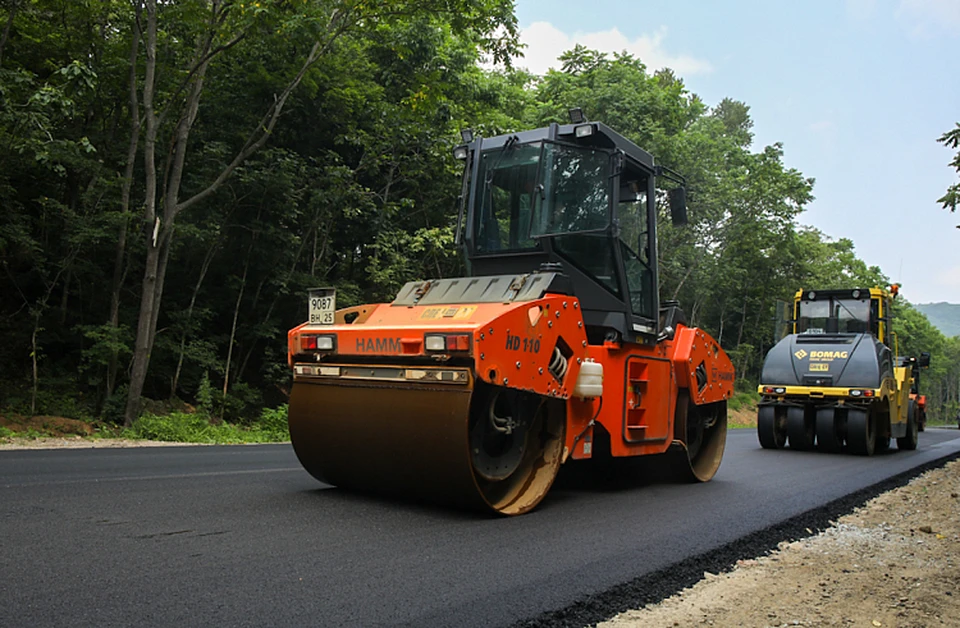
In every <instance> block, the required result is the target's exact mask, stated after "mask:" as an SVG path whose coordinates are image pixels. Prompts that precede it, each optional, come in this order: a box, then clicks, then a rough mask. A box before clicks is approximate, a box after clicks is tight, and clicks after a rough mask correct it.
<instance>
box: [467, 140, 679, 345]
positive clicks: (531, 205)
mask: <svg viewBox="0 0 960 628" xmlns="http://www.w3.org/2000/svg"><path fill="white" fill-rule="evenodd" d="M464 149H465V150H464ZM458 150H460V151H461V152H460V156H461V157H462V158H464V159H465V160H466V169H465V173H464V183H463V190H464V193H463V197H462V204H461V210H460V212H461V216H463V215H464V212H465V213H466V221H465V225H463V233H464V236H465V237H464V245H465V248H466V255H467V260H468V264H469V271H470V274H471V275H474V276H482V275H496V274H507V273H517V274H520V273H529V272H533V271H536V270H537V269H538V268H539V267H540V266H541V265H542V264H545V263H553V264H560V265H561V266H562V268H563V271H564V274H565V275H567V277H569V278H570V281H571V283H572V293H573V294H574V295H576V297H577V298H578V299H579V300H580V305H581V309H582V310H583V317H584V321H585V324H586V326H587V337H588V339H589V342H590V343H591V344H601V343H603V342H604V341H608V340H612V341H615V342H619V341H621V340H623V341H628V342H639V343H654V342H656V339H657V335H658V333H659V325H658V319H659V316H658V314H659V309H660V303H659V296H658V285H657V237H656V216H657V208H656V187H655V178H656V177H655V175H656V174H657V173H658V172H661V171H662V170H661V169H660V168H658V167H657V166H656V165H655V164H654V160H653V156H652V155H651V154H650V153H648V152H646V151H644V150H642V149H641V148H639V147H638V146H636V145H635V144H633V143H632V142H630V141H629V140H628V139H626V138H625V137H623V136H622V135H620V134H618V133H616V132H615V131H613V130H612V129H610V128H609V127H607V126H606V125H604V124H602V123H599V122H583V123H581V124H570V125H562V126H561V125H557V124H552V125H550V126H549V127H547V128H543V129H536V130H533V131H527V132H522V133H517V134H514V135H502V136H497V137H493V138H489V139H486V138H477V139H475V140H472V141H471V142H469V143H468V144H466V145H464V146H461V147H458ZM667 176H668V177H669V176H670V174H669V173H668V174H667ZM671 178H675V179H678V180H681V181H682V179H680V178H679V177H671ZM678 189H682V188H678ZM677 198H678V196H677V195H676V194H673V195H671V201H676V199H677ZM672 207H673V208H675V210H676V212H677V213H676V214H675V216H677V217H678V222H679V221H680V220H679V218H681V217H682V218H685V207H683V202H682V195H680V202H673V203H672ZM459 232H460V229H458V237H459Z"/></svg>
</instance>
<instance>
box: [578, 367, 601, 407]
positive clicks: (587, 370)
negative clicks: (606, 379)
mask: <svg viewBox="0 0 960 628" xmlns="http://www.w3.org/2000/svg"><path fill="white" fill-rule="evenodd" d="M602 394H603V365H602V364H600V363H598V362H594V361H593V360H592V359H590V358H587V359H586V360H584V362H583V364H581V365H580V374H579V375H578V376H577V385H576V386H574V387H573V396H574V397H579V398H581V399H593V398H594V397H599V396H601V395H602Z"/></svg>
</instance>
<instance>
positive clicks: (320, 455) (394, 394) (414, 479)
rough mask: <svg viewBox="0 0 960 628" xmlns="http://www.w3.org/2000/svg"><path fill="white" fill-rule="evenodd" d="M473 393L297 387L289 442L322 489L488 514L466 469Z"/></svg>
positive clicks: (362, 385)
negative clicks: (378, 494) (334, 488)
mask: <svg viewBox="0 0 960 628" xmlns="http://www.w3.org/2000/svg"><path fill="white" fill-rule="evenodd" d="M471 393H472V388H471V387H468V386H429V385H410V384H403V383H398V384H380V383H371V382H343V381H340V382H337V383H327V382H322V381H317V382H296V383H294V385H293V390H292V391H291V394H290V406H289V424H290V440H291V442H292V444H293V448H294V451H295V452H296V454H297V458H299V459H300V463H301V464H302V465H303V467H304V468H305V469H306V470H307V471H308V472H309V473H310V474H311V475H313V476H314V477H315V478H317V479H318V480H320V481H321V482H325V483H327V484H332V485H334V486H339V487H344V488H349V489H354V490H361V491H372V492H381V493H388V494H395V495H400V496H403V497H412V498H416V499H422V500H427V501H433V502H439V503H443V504H449V505H454V506H460V507H465V508H474V509H484V510H488V509H489V508H490V506H489V505H488V504H487V503H486V501H485V500H484V499H483V497H482V495H481V494H480V491H479V489H478V487H477V485H476V482H475V481H474V478H473V474H472V470H471V464H470V455H469V449H468V443H469V440H468V432H467V422H468V416H469V409H470V398H471Z"/></svg>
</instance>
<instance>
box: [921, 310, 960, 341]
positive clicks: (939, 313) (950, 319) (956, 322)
mask: <svg viewBox="0 0 960 628" xmlns="http://www.w3.org/2000/svg"><path fill="white" fill-rule="evenodd" d="M914 307H915V308H917V309H918V310H919V311H920V312H921V313H923V314H924V315H926V317H927V319H928V320H929V321H930V323H931V324H932V325H933V326H934V327H936V328H937V329H939V330H940V331H942V332H943V335H944V336H947V337H950V336H960V303H917V304H915V305H914Z"/></svg>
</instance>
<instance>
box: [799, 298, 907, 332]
mask: <svg viewBox="0 0 960 628" xmlns="http://www.w3.org/2000/svg"><path fill="white" fill-rule="evenodd" d="M892 298H893V295H892V294H891V293H890V292H887V291H886V290H881V289H880V288H861V289H854V290H816V291H815V290H809V291H805V290H801V291H799V292H797V294H796V296H795V298H794V330H793V331H794V333H797V334H829V335H836V334H860V333H869V334H872V335H873V336H874V337H875V338H877V340H879V341H880V342H882V343H883V344H885V345H887V346H890V342H889V336H890V333H889V329H888V325H889V322H890V312H891V305H890V302H891V299H892Z"/></svg>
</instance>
